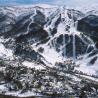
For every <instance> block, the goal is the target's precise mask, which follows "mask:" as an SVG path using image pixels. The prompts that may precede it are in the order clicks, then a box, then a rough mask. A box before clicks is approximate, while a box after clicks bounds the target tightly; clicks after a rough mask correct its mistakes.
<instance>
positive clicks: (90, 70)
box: [75, 55, 98, 75]
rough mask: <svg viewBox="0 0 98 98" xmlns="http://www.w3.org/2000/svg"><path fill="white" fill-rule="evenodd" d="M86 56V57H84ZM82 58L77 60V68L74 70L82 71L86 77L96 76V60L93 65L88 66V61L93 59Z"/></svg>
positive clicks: (97, 63)
mask: <svg viewBox="0 0 98 98" xmlns="http://www.w3.org/2000/svg"><path fill="white" fill-rule="evenodd" d="M86 56H87V55H86ZM86 56H84V58H83V59H82V60H78V61H77V62H76V64H77V65H79V67H76V68H75V69H76V70H79V71H82V72H84V73H86V74H88V75H97V74H98V72H97V71H98V60H97V61H96V62H95V64H93V65H91V64H89V61H90V60H91V59H92V58H93V57H91V58H87V57H86Z"/></svg>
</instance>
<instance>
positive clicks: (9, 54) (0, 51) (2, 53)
mask: <svg viewBox="0 0 98 98" xmlns="http://www.w3.org/2000/svg"><path fill="white" fill-rule="evenodd" d="M2 42H3V39H0V57H3V58H8V59H13V51H12V50H11V49H6V48H5V46H4V45H3V44H2Z"/></svg>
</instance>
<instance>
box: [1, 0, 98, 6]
mask: <svg viewBox="0 0 98 98" xmlns="http://www.w3.org/2000/svg"><path fill="white" fill-rule="evenodd" d="M37 3H38V4H39V3H42V4H53V5H67V6H81V5H92V4H98V0H0V5H19V4H37Z"/></svg>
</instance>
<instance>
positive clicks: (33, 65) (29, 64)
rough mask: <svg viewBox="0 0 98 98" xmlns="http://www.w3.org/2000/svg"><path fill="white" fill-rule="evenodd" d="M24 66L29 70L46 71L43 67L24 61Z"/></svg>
mask: <svg viewBox="0 0 98 98" xmlns="http://www.w3.org/2000/svg"><path fill="white" fill-rule="evenodd" d="M22 64H23V65H24V66H26V67H28V68H35V69H39V70H40V69H45V68H44V67H43V65H40V64H35V63H34V62H29V61H24V62H23V63H22Z"/></svg>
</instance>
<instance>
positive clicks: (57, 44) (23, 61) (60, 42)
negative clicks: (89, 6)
mask: <svg viewBox="0 0 98 98" xmlns="http://www.w3.org/2000/svg"><path fill="white" fill-rule="evenodd" d="M97 32H98V12H97V11H96V10H95V9H93V10H90V11H86V12H85V13H84V11H80V10H75V9H70V8H67V7H65V6H61V7H58V6H50V5H45V4H44V5H30V6H27V5H25V6H8V7H7V6H5V7H0V60H1V62H2V61H3V65H2V63H1V65H0V66H1V68H0V70H1V73H2V74H3V75H4V76H5V75H7V74H8V73H9V71H8V73H7V72H6V70H8V69H7V68H9V66H11V68H12V69H13V68H14V67H15V68H16V69H14V70H15V72H14V71H13V73H16V74H15V75H13V76H12V77H17V74H20V76H19V77H17V78H18V79H19V81H20V83H22V82H23V80H24V81H25V83H27V80H26V78H28V74H29V75H30V76H29V78H30V79H31V78H33V77H36V74H37V75H38V77H39V78H36V79H35V81H37V79H41V78H42V80H43V81H44V77H43V76H44V75H46V77H45V79H46V80H47V78H48V83H50V84H51V81H50V80H49V77H50V78H52V79H51V80H52V81H54V82H53V83H54V84H51V85H54V86H53V89H52V90H54V91H55V90H56V89H59V88H61V87H62V85H64V84H63V83H61V82H62V81H61V80H59V81H58V79H59V78H57V77H55V76H51V70H52V71H53V73H55V74H56V75H57V76H58V77H61V78H63V80H64V79H65V78H66V75H67V78H68V81H67V83H65V82H64V83H65V84H67V85H66V88H67V89H68V91H71V93H76V92H75V89H74V88H73V87H74V86H73V87H72V85H73V84H74V83H75V84H74V85H75V86H76V84H77V83H80V84H81V81H82V80H84V79H85V82H83V81H82V82H83V84H81V85H77V86H78V89H79V88H82V85H84V84H85V83H87V85H88V84H90V83H91V84H92V88H93V86H94V85H96V83H97V82H98V80H97V79H96V77H97V75H98V67H97V65H98V33H97ZM4 64H5V65H6V66H5V65H4ZM8 65H9V66H8ZM13 66H14V67H13ZM19 66H20V67H19ZM62 66H63V67H64V68H65V69H64V70H63V69H62ZM18 67H19V70H17V69H18ZM21 69H23V70H26V69H27V70H28V71H29V72H27V71H24V76H23V75H22V74H21ZM32 70H33V71H35V74H31V73H32ZM43 70H44V72H43ZM58 70H59V71H60V72H59V71H58ZM18 71H19V73H18ZM37 71H38V72H37ZM47 71H48V72H47ZM55 71H57V72H55ZM63 71H64V72H63ZM45 72H46V73H47V74H46V73H45ZM27 73H28V74H27ZM38 73H40V74H42V76H41V77H40V75H39V74H38ZM43 73H45V74H44V75H43ZM53 73H52V74H53ZM72 73H73V74H72ZM64 74H66V75H64ZM34 75H35V76H34ZM47 75H48V76H47ZM53 77H55V78H54V79H55V80H53ZM71 77H73V78H71ZM69 78H70V79H69ZM12 81H13V80H12ZM12 81H7V84H6V79H5V78H4V77H3V79H1V87H3V88H4V89H0V91H1V92H2V91H8V92H9V93H11V92H10V91H9V90H8V89H7V88H10V89H11V90H12V91H15V87H16V89H17V91H18V93H20V92H19V90H20V89H22V87H21V88H17V86H16V84H14V83H12ZM56 81H58V82H57V83H58V85H57V87H56ZM65 81H66V79H65ZM92 81H94V82H95V84H93V82H92ZM2 82H4V83H3V85H2ZM10 83H11V84H10ZM29 83H31V80H30V81H29ZM45 83H46V82H45ZM35 84H36V83H35ZM42 84H44V83H42ZM60 84H61V85H60ZM5 85H6V86H5ZM13 85H14V86H13ZM24 85H26V84H24ZM29 85H31V84H29ZM22 86H23V85H22ZM32 88H33V86H32V85H31V88H30V90H31V89H32ZM50 88H51V86H50ZM78 89H77V90H76V91H77V93H79V92H78ZM33 90H34V91H35V88H34V89H33ZM45 90H46V88H45V87H44V86H43V88H41V91H42V92H44V91H45ZM59 90H60V91H61V92H63V91H66V90H64V88H62V89H59ZM31 91H32V90H31ZM60 91H59V92H58V93H60ZM24 92H28V90H27V91H24ZM37 92H40V91H37Z"/></svg>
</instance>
